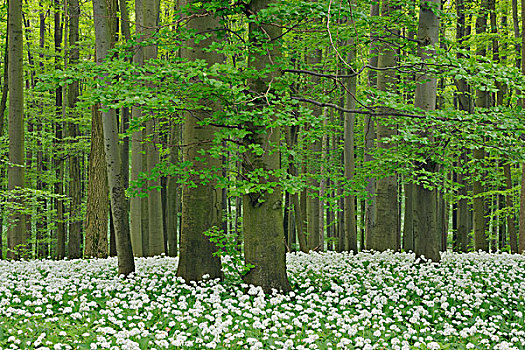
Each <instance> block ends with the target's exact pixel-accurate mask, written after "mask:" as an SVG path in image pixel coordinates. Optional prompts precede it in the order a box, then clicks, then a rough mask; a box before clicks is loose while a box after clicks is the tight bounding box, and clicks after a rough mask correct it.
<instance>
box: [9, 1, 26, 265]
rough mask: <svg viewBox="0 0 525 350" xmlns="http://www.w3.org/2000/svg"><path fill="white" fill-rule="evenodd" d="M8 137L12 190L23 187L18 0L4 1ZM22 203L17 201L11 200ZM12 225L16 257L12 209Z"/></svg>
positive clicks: (21, 229) (21, 240)
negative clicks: (6, 9)
mask: <svg viewBox="0 0 525 350" xmlns="http://www.w3.org/2000/svg"><path fill="white" fill-rule="evenodd" d="M7 31H8V36H9V43H8V59H9V67H8V85H9V107H8V113H9V117H8V123H9V125H8V136H9V163H10V165H9V167H8V170H7V189H8V191H10V192H11V191H16V190H19V189H23V188H24V179H25V172H24V82H23V79H24V59H23V40H24V39H23V36H22V35H23V34H22V0H9V1H8V26H7ZM15 201H16V202H18V204H21V205H23V203H22V202H21V201H20V200H15ZM10 219H11V220H12V222H13V225H12V226H11V227H10V228H9V230H8V232H7V248H8V249H9V250H8V251H7V257H8V258H12V259H19V258H20V257H21V255H23V250H24V246H25V244H26V230H25V227H26V225H25V216H24V215H21V213H19V212H15V213H14V214H13V215H12V216H11V218H10Z"/></svg>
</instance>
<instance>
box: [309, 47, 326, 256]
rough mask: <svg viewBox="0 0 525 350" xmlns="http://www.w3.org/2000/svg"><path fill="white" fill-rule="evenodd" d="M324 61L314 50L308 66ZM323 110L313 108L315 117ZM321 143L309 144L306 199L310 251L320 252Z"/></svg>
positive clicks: (316, 81) (317, 78) (315, 83)
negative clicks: (318, 177) (318, 178)
mask: <svg viewBox="0 0 525 350" xmlns="http://www.w3.org/2000/svg"><path fill="white" fill-rule="evenodd" d="M321 61H322V54H321V50H314V52H313V53H311V57H308V64H311V65H320V64H321ZM312 83H313V84H314V85H318V84H320V78H319V77H313V78H312ZM321 113H322V109H321V108H320V107H314V108H313V114H314V115H321ZM321 148H322V146H321V141H320V140H316V141H315V142H313V143H310V144H308V159H307V164H308V166H307V169H308V174H309V175H310V179H309V184H310V188H308V189H307V192H308V197H307V199H306V225H307V226H306V227H307V229H308V231H307V232H308V236H307V242H308V250H314V251H316V250H319V249H320V239H319V238H320V235H321V234H322V233H321V230H320V227H321V226H320V220H319V218H320V217H319V211H321V210H320V203H319V187H320V183H319V180H317V179H316V178H315V177H316V175H317V174H318V173H319V170H320V169H319V162H318V161H317V159H318V158H319V157H320V156H321Z"/></svg>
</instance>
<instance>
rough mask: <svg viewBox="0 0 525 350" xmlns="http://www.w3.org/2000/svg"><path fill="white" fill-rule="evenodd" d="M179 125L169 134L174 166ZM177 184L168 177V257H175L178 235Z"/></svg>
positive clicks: (177, 158) (172, 178)
mask: <svg viewBox="0 0 525 350" xmlns="http://www.w3.org/2000/svg"><path fill="white" fill-rule="evenodd" d="M180 131H181V128H180V124H174V125H172V126H171V134H170V142H169V144H170V156H169V158H170V163H171V164H176V163H179V162H180V155H179V148H180ZM178 192H179V184H178V183H177V177H176V176H169V177H168V188H167V210H166V216H167V217H166V220H167V228H166V229H167V233H168V255H169V256H177V233H178V221H177V219H178V213H179V202H180V200H181V199H180V198H179V196H178Z"/></svg>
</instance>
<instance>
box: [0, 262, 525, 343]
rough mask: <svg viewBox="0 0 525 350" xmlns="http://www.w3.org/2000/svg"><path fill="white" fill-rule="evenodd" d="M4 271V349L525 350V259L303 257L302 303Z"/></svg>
mask: <svg viewBox="0 0 525 350" xmlns="http://www.w3.org/2000/svg"><path fill="white" fill-rule="evenodd" d="M136 262H137V271H136V273H135V274H134V275H132V276H131V277H129V278H126V279H124V278H122V277H115V275H116V268H117V261H116V259H115V258H109V259H93V260H72V261H67V260H62V261H52V260H34V261H11V262H8V261H1V262H0V348H1V349H42V350H43V349H208V348H210V349H214V348H216V349H523V348H524V345H523V344H525V318H524V316H525V257H524V256H521V255H510V254H506V253H497V254H488V253H469V254H458V253H444V254H443V256H442V263H441V264H434V263H427V262H424V261H420V260H416V259H415V257H414V255H413V254H408V253H393V252H385V253H375V254H372V253H369V252H362V253H359V254H355V255H354V254H347V253H335V252H328V253H311V254H303V253H293V254H288V257H287V263H288V275H289V278H290V282H291V284H292V288H293V291H292V292H291V293H289V294H287V295H283V294H280V293H278V292H275V293H273V294H272V295H265V294H264V293H263V292H262V290H261V289H260V288H257V287H254V286H248V285H243V284H237V285H232V284H226V283H223V282H219V281H218V280H206V281H204V282H201V283H189V284H186V283H184V281H183V280H182V279H180V278H177V277H176V275H175V274H176V270H177V269H176V267H177V258H167V257H155V258H140V259H136Z"/></svg>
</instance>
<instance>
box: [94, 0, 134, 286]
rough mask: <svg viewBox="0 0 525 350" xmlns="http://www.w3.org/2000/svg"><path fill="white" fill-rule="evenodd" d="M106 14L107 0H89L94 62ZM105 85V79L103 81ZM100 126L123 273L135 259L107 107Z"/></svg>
mask: <svg viewBox="0 0 525 350" xmlns="http://www.w3.org/2000/svg"><path fill="white" fill-rule="evenodd" d="M110 13H111V11H110V9H109V8H108V3H107V2H106V1H105V0H94V1H93V17H94V21H95V39H96V40H95V47H96V56H97V62H98V63H102V62H103V61H104V60H106V56H107V55H108V52H109V49H110V47H111V40H112V31H111V30H110V23H109V21H108V17H109V18H111V16H109V14H110ZM103 83H104V82H103ZM105 84H108V82H105ZM102 125H103V132H104V150H105V154H106V166H107V173H108V185H109V194H110V199H111V215H112V217H113V221H114V225H115V236H116V241H117V255H118V273H119V274H122V275H125V276H127V275H128V274H130V273H131V272H134V271H135V262H134V260H133V251H132V248H131V239H130V233H129V217H128V211H127V204H126V196H125V192H124V191H125V189H124V183H123V176H122V165H121V164H122V163H121V154H120V149H119V144H118V130H117V124H116V116H115V110H112V109H110V110H107V111H104V112H102Z"/></svg>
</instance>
